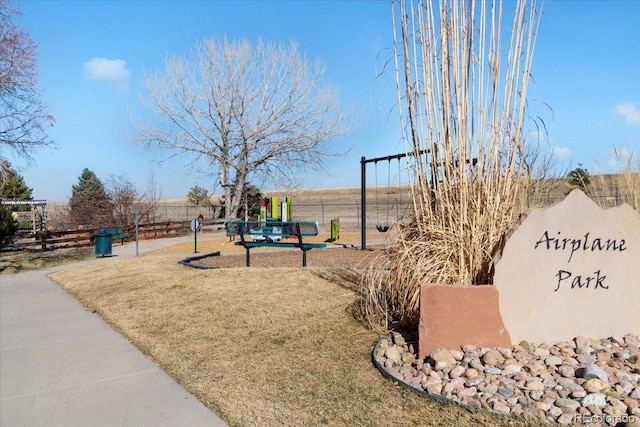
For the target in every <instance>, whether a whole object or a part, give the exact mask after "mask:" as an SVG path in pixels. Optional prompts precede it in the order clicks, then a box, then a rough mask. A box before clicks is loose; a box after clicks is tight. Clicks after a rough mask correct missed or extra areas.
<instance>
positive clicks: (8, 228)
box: [0, 205, 18, 245]
mask: <svg viewBox="0 0 640 427" xmlns="http://www.w3.org/2000/svg"><path fill="white" fill-rule="evenodd" d="M16 231H18V221H16V220H15V218H13V215H12V214H11V209H9V207H8V206H5V205H0V245H2V244H4V243H8V242H9V241H11V238H12V237H13V236H14V235H15V234H16Z"/></svg>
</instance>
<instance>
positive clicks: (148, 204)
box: [136, 171, 162, 224]
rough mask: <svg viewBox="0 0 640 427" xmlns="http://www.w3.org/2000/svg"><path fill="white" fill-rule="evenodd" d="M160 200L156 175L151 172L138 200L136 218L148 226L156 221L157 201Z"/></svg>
mask: <svg viewBox="0 0 640 427" xmlns="http://www.w3.org/2000/svg"><path fill="white" fill-rule="evenodd" d="M160 199H162V188H161V187H160V186H159V185H158V182H157V181H156V175H155V173H154V172H153V171H152V172H151V173H149V178H148V181H147V188H146V189H145V190H144V193H143V194H142V195H141V196H140V198H138V200H137V202H136V203H137V204H138V216H139V218H140V219H141V220H143V221H144V222H146V223H148V224H150V223H154V222H156V220H157V212H156V211H157V208H158V200H160Z"/></svg>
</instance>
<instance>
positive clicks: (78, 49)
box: [10, 0, 640, 201]
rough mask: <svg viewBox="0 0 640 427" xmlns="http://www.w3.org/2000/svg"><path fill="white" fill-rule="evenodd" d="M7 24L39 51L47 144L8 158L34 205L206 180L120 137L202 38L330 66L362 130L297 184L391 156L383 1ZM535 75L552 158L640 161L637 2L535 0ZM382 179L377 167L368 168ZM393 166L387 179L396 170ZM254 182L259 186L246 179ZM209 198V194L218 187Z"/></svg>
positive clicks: (120, 9)
mask: <svg viewBox="0 0 640 427" xmlns="http://www.w3.org/2000/svg"><path fill="white" fill-rule="evenodd" d="M18 6H19V8H20V9H21V10H22V12H23V16H22V17H21V18H20V20H19V21H18V24H19V25H20V27H21V28H23V29H24V30H26V31H28V32H29V33H30V35H31V37H32V38H33V40H34V41H36V42H37V43H38V44H39V49H38V64H39V73H40V79H39V83H40V86H41V88H42V89H43V91H44V94H45V95H44V100H45V102H46V103H47V104H48V105H49V107H50V110H51V113H52V115H53V116H54V117H55V118H56V125H55V127H53V128H52V129H51V137H52V138H53V139H54V140H55V142H56V145H57V148H56V149H54V150H51V149H42V150H39V151H37V152H36V153H34V157H35V160H36V162H35V164H31V165H29V164H26V163H25V162H23V161H22V160H20V159H16V158H10V161H11V162H12V164H13V166H14V167H16V168H17V169H18V170H19V172H20V173H21V174H22V176H23V177H24V178H25V181H26V183H27V185H28V186H30V187H32V188H33V196H34V198H36V199H46V200H49V201H66V200H67V199H68V197H69V196H70V195H71V187H72V185H74V184H76V183H77V181H78V177H79V175H80V173H81V172H82V169H83V168H85V167H86V168H89V169H91V170H92V171H93V172H95V173H96V174H97V175H98V177H99V178H100V179H101V180H103V182H106V181H107V180H108V179H109V177H110V176H126V177H127V178H128V179H129V180H131V181H133V182H134V183H135V185H136V187H137V189H138V190H139V191H140V192H142V191H144V189H145V188H146V187H147V185H148V182H149V178H150V176H151V175H152V174H153V175H154V176H155V181H156V184H157V185H158V187H159V188H160V190H161V195H162V197H164V198H183V197H184V196H185V195H186V193H187V192H188V191H189V189H190V188H191V187H193V186H194V185H200V186H201V187H205V188H207V189H209V190H210V191H213V190H214V186H213V182H212V179H211V178H207V177H204V176H201V175H194V174H190V173H189V172H188V171H187V170H186V169H185V168H184V167H183V165H184V164H183V163H181V162H176V163H164V164H162V165H160V164H158V163H157V162H155V161H154V159H153V157H152V156H151V155H150V154H149V153H146V152H144V151H142V149H140V148H138V147H136V146H134V145H132V143H131V142H130V141H129V139H128V137H127V133H128V132H129V131H130V130H131V122H130V112H138V111H140V109H141V106H140V104H139V102H138V99H139V93H140V91H141V81H142V79H143V78H144V73H149V72H155V71H157V70H161V69H162V67H163V63H164V60H165V58H166V57H167V56H172V55H187V54H188V53H189V51H190V50H191V49H192V47H193V46H194V44H195V43H196V42H197V41H201V40H202V39H204V38H222V37H225V36H226V37H227V38H229V39H242V38H246V39H249V40H256V39H257V38H263V39H265V40H269V41H274V42H288V41H290V40H296V41H297V42H298V44H299V47H300V50H301V51H303V52H304V53H305V54H306V55H307V57H309V58H311V59H319V60H321V61H322V62H323V63H324V64H325V65H326V67H327V72H326V75H325V77H326V79H327V80H328V81H329V82H331V83H332V84H334V85H336V86H337V87H338V89H339V91H340V94H341V103H342V104H343V105H344V106H345V107H353V108H355V109H356V110H358V111H359V112H360V118H361V126H360V127H359V128H358V129H357V130H356V131H355V132H354V133H353V134H352V135H349V136H348V137H345V138H342V139H341V140H339V141H336V146H337V147H341V148H350V150H351V151H350V153H349V154H348V155H346V156H343V157H338V158H330V159H327V165H328V168H327V171H326V172H320V173H313V172H310V173H309V174H307V175H306V176H300V177H298V178H296V181H297V182H299V185H300V186H301V187H302V188H331V187H348V186H359V185H360V157H361V156H365V157H367V158H372V157H380V156H386V155H390V154H396V153H400V152H402V146H401V143H400V136H399V125H398V118H397V113H396V112H395V111H394V110H393V108H394V100H395V94H394V89H393V86H392V85H391V80H390V78H386V79H376V76H377V74H378V73H379V71H380V70H381V68H382V65H383V63H384V61H385V60H387V59H389V58H390V56H391V51H390V50H391V48H392V34H391V23H390V20H391V12H390V5H389V2H387V1H372V0H369V1H365V0H362V1H268V0H265V1H204V0H202V1H178V0H174V1H49V0H47V1H36V0H24V1H22V2H20V3H19V4H18ZM543 7H544V15H543V19H542V22H541V26H540V30H539V35H538V42H537V46H536V53H535V58H534V66H533V77H534V80H535V83H534V85H533V87H532V88H531V90H530V93H529V98H530V102H531V103H532V105H540V106H542V105H543V103H544V104H547V105H549V106H550V107H551V109H552V112H551V111H549V110H548V109H546V108H543V107H536V108H535V110H534V111H535V112H536V113H538V114H540V115H541V116H542V118H543V119H544V121H545V123H546V125H547V128H548V132H549V144H550V148H549V149H550V150H553V152H554V153H555V155H556V157H557V159H558V160H559V161H562V162H564V164H565V165H567V167H571V168H574V167H577V165H578V164H579V163H580V164H582V165H583V166H584V167H586V168H587V169H589V171H590V172H592V173H595V172H597V171H599V170H602V171H605V172H609V171H612V169H611V167H612V159H613V158H612V151H613V147H614V146H616V147H619V148H621V149H624V150H628V149H630V150H634V151H635V153H640V46H639V45H640V25H638V22H640V1H635V0H627V1H615V0H605V1H561V0H547V1H546V2H545V3H544V6H543ZM379 173H380V179H381V180H382V181H386V171H385V172H379ZM395 173H396V171H395V170H394V171H393V172H392V174H395ZM257 184H260V183H257ZM215 190H217V191H216V192H217V193H218V194H219V192H220V190H219V188H218V189H215Z"/></svg>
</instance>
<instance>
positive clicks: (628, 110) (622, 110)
mask: <svg viewBox="0 0 640 427" xmlns="http://www.w3.org/2000/svg"><path fill="white" fill-rule="evenodd" d="M614 111H615V113H616V114H617V115H619V116H622V117H624V121H625V122H626V123H627V124H628V125H640V102H621V103H620V104H618V105H616V106H615V107H614Z"/></svg>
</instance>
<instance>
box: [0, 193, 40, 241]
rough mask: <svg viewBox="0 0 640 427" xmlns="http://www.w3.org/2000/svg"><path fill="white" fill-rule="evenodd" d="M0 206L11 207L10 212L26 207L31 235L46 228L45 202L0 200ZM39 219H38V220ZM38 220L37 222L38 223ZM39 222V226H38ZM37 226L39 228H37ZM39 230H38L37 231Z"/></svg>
mask: <svg viewBox="0 0 640 427" xmlns="http://www.w3.org/2000/svg"><path fill="white" fill-rule="evenodd" d="M0 204H2V205H6V206H11V207H12V210H17V207H18V206H21V205H27V206H29V207H30V209H29V210H30V211H31V229H32V230H31V232H32V233H33V234H35V233H36V231H44V230H45V229H46V227H47V219H46V215H45V208H46V207H47V201H46V200H11V199H1V200H0ZM38 217H39V218H38ZM38 219H39V221H38ZM38 222H39V224H38ZM38 226H39V227H38ZM38 228H39V230H38Z"/></svg>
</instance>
